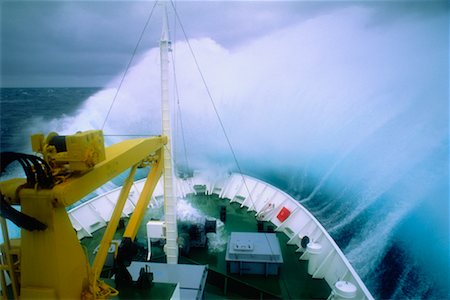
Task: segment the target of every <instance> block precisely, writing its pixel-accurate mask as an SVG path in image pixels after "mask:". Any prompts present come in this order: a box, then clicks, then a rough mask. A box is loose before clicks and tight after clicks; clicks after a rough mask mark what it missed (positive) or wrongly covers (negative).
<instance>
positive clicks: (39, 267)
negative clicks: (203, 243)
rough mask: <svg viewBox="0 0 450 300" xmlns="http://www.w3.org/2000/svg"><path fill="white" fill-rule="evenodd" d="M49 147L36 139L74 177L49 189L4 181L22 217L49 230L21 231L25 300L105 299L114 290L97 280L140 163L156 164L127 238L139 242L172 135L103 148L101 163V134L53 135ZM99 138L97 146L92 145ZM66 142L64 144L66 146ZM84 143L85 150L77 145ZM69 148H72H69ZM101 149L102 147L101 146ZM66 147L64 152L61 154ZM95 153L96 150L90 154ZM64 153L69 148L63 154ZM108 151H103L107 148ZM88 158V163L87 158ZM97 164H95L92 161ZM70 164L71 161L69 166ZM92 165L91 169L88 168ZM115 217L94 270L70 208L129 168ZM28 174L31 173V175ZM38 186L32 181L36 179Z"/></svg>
mask: <svg viewBox="0 0 450 300" xmlns="http://www.w3.org/2000/svg"><path fill="white" fill-rule="evenodd" d="M51 138H53V141H51V140H50V139H49V138H47V141H49V140H50V142H48V143H47V144H46V143H44V142H43V140H44V139H43V136H42V135H41V136H37V138H35V139H34V140H33V141H32V144H33V149H39V152H41V151H42V152H41V153H43V155H44V158H47V159H46V161H47V163H48V165H49V166H50V167H52V169H53V168H54V169H53V170H54V173H55V174H59V173H58V172H64V170H65V169H64V168H65V167H66V166H69V168H70V166H75V167H74V170H75V172H73V173H71V176H68V177H64V178H65V179H64V180H63V181H62V182H59V181H57V183H56V184H54V185H51V186H48V187H42V186H41V187H39V186H30V184H29V182H26V181H25V180H23V179H20V180H18V179H13V180H8V181H5V182H0V191H1V193H2V194H3V195H4V196H5V199H7V201H8V202H9V203H11V204H19V205H20V206H21V213H23V214H25V215H27V216H30V217H32V218H35V219H36V220H38V221H39V222H41V223H43V224H45V226H46V229H45V230H34V231H29V230H24V229H23V230H22V234H21V256H22V258H21V266H20V269H21V270H20V276H21V278H20V282H21V286H20V297H21V298H48V299H50V298H60V299H61V298H71V299H73V298H80V297H81V298H90V299H95V298H104V297H107V296H108V295H114V292H116V291H115V290H114V289H112V288H109V287H108V286H106V285H105V284H104V283H102V282H100V281H99V280H98V278H99V274H100V272H101V270H102V268H103V265H104V262H105V258H106V255H107V249H108V248H109V245H110V243H111V240H112V238H113V235H114V232H115V230H116V228H117V225H118V222H119V219H120V217H121V214H122V210H123V207H124V205H125V202H126V200H127V197H128V194H129V191H130V188H131V185H132V183H133V178H134V173H135V170H136V168H137V166H138V165H140V164H142V163H144V164H147V165H151V171H150V173H149V175H148V177H147V181H146V183H145V187H144V190H143V192H142V193H141V196H140V198H139V201H138V203H137V206H136V208H135V211H134V213H133V215H132V217H131V219H130V221H129V224H128V226H127V228H126V232H125V233H126V235H125V237H126V238H130V239H131V240H134V238H135V236H136V232H137V228H138V226H139V224H140V223H141V221H142V219H143V216H144V213H145V210H146V208H147V206H148V201H149V199H150V197H151V194H152V192H153V190H154V188H155V186H156V183H157V182H158V179H159V178H160V176H161V173H162V170H163V164H164V163H163V154H162V153H163V151H162V150H163V148H164V145H165V144H166V143H167V137H165V136H156V137H150V138H141V139H133V140H127V141H123V142H120V143H118V144H115V145H112V146H110V147H107V148H106V149H104V153H103V152H102V153H100V157H101V159H97V157H98V153H97V152H95V151H97V150H96V149H98V148H99V143H98V141H102V139H103V136H102V133H101V132H100V131H98V132H96V131H93V132H87V133H79V134H77V135H75V136H74V137H59V136H58V137H57V138H56V139H55V138H54V135H53V136H51ZM93 138H95V144H93V145H94V146H91V145H90V144H89V142H90V141H92V140H93ZM64 140H65V142H66V143H67V144H66V145H63V146H61V143H62V142H64ZM73 141H80V144H82V145H81V146H82V147H78V146H79V145H78V146H77V143H75V142H73ZM66 148H67V149H66ZM100 148H101V147H100ZM61 149H62V150H61ZM92 149H94V150H95V151H91V150H92ZM64 150H67V151H66V152H64ZM102 151H103V150H102ZM86 157H87V158H88V159H86ZM92 161H95V164H94V163H91V162H92ZM67 162H68V163H67ZM86 167H87V168H86ZM130 168H131V170H130V173H129V175H128V178H127V180H126V182H125V184H124V187H123V189H122V191H121V193H120V196H119V199H118V201H117V204H116V207H115V209H114V212H113V215H112V217H111V219H110V221H109V223H108V226H107V229H106V231H105V234H104V236H103V239H102V242H101V245H100V249H99V252H98V254H97V256H96V258H95V260H94V263H93V265H92V266H90V265H89V263H88V259H87V257H86V254H85V252H84V250H83V249H82V247H81V245H80V243H79V241H78V238H77V236H76V233H75V231H74V230H73V227H72V224H71V222H70V220H69V217H68V214H67V211H66V207H67V206H69V205H72V204H74V203H75V202H77V201H79V200H80V199H81V198H83V197H85V196H86V195H88V194H89V193H91V192H92V191H94V190H95V189H97V188H98V187H100V186H102V185H103V184H105V183H107V182H108V181H110V180H111V179H112V178H114V177H116V176H117V175H119V174H121V173H123V172H124V171H126V170H127V169H130ZM27 176H28V175H27ZM31 182H33V181H31Z"/></svg>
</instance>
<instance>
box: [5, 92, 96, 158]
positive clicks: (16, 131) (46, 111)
mask: <svg viewBox="0 0 450 300" xmlns="http://www.w3.org/2000/svg"><path fill="white" fill-rule="evenodd" d="M99 90H100V89H99V88H1V95H0V113H1V114H0V115H1V119H0V129H1V131H0V133H1V139H0V149H1V151H23V152H29V151H30V150H31V149H29V148H28V145H29V140H30V137H29V136H27V134H29V133H38V132H39V130H40V129H39V128H36V127H33V125H35V124H36V122H37V121H38V120H42V121H43V122H45V120H52V119H55V118H62V117H64V116H67V115H71V114H74V113H75V112H76V111H77V109H79V108H80V105H81V104H82V103H83V102H84V101H85V100H86V99H87V98H88V97H89V96H90V95H92V94H94V93H95V92H97V91H99Z"/></svg>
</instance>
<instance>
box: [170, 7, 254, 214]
mask: <svg viewBox="0 0 450 300" xmlns="http://www.w3.org/2000/svg"><path fill="white" fill-rule="evenodd" d="M170 3H171V4H172V7H173V10H174V12H175V16H176V18H177V20H178V23H179V24H180V27H181V31H182V32H183V35H184V38H185V40H186V43H187V45H188V48H189V51H190V53H191V55H192V58H193V59H194V63H195V65H196V67H197V71H198V72H199V74H200V77H201V79H202V82H203V85H204V86H205V89H206V93H207V94H208V98H209V100H210V102H211V104H212V107H213V110H214V113H215V115H216V117H217V119H218V121H219V125H220V127H221V129H222V132H223V135H224V136H225V139H226V141H227V144H228V147H229V148H230V151H231V154H232V156H233V160H234V162H235V164H236V167H237V169H238V172H239V174H240V175H241V177H242V180H243V182H244V186H245V189H246V190H247V192H248V195H249V198H250V201H251V202H252V204H253V206H254V201H253V198H252V195H251V193H250V190H249V188H248V186H247V182H246V180H245V178H244V175H243V173H242V169H241V166H240V164H239V162H238V159H237V156H236V153H235V151H234V149H233V146H232V144H231V141H230V138H229V137H228V134H227V132H226V130H225V125H224V124H223V122H222V118H221V117H220V115H219V111H218V110H217V107H216V104H215V102H214V99H213V97H212V94H211V91H210V89H209V87H208V84H207V83H206V79H205V77H204V76H203V72H202V70H201V68H200V65H199V63H198V61H197V57H196V56H195V53H194V50H193V49H192V46H191V43H190V42H189V39H188V37H187V34H186V31H185V30H184V26H183V23H182V22H181V19H180V16H179V15H178V11H177V9H176V7H175V5H174V3H173V0H170Z"/></svg>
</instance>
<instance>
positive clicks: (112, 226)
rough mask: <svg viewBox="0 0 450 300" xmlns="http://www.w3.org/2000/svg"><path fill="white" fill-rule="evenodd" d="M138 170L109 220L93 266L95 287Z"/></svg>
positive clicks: (125, 185) (132, 172) (129, 177)
mask: <svg viewBox="0 0 450 300" xmlns="http://www.w3.org/2000/svg"><path fill="white" fill-rule="evenodd" d="M136 169H137V165H134V166H133V167H132V168H131V170H130V174H129V175H128V178H127V179H126V181H125V184H124V185H123V187H122V190H121V191H120V195H119V199H118V200H117V203H116V207H115V208H114V211H113V214H112V216H111V219H110V220H109V224H108V226H107V227H106V231H105V233H104V234H103V238H102V241H101V242H100V248H99V250H98V253H97V255H96V256H95V259H94V263H93V264H92V271H91V277H90V281H91V286H92V285H93V286H95V284H96V282H97V280H98V278H99V277H100V273H101V271H102V269H103V265H104V264H105V260H106V256H107V255H108V249H109V247H110V244H111V241H112V239H113V237H114V233H115V232H116V230H117V225H118V224H119V220H120V216H121V215H122V211H123V208H124V206H125V203H126V201H127V198H128V195H129V193H130V189H131V186H132V185H133V179H134V174H135V173H136ZM93 292H95V291H93Z"/></svg>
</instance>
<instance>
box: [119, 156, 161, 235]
mask: <svg viewBox="0 0 450 300" xmlns="http://www.w3.org/2000/svg"><path fill="white" fill-rule="evenodd" d="M158 153H159V155H158V157H160V158H161V150H159V151H158ZM162 167H163V164H162V162H161V161H160V160H158V161H157V162H156V163H154V164H153V165H152V168H151V170H150V173H149V174H148V176H147V180H146V181H145V185H144V188H143V189H142V192H141V195H140V196H139V200H138V202H137V203H136V207H135V208H134V211H133V214H132V215H131V218H130V221H129V222H128V225H127V228H126V230H125V233H124V234H123V237H124V238H127V237H128V238H130V239H131V240H132V241H134V238H135V237H136V234H137V231H138V228H139V225H140V224H141V222H142V219H143V218H144V214H145V211H146V210H147V207H148V204H149V202H150V198H151V195H152V194H153V191H154V190H155V187H156V184H157V183H158V180H159V178H160V177H161V174H162V169H163V168H162Z"/></svg>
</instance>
